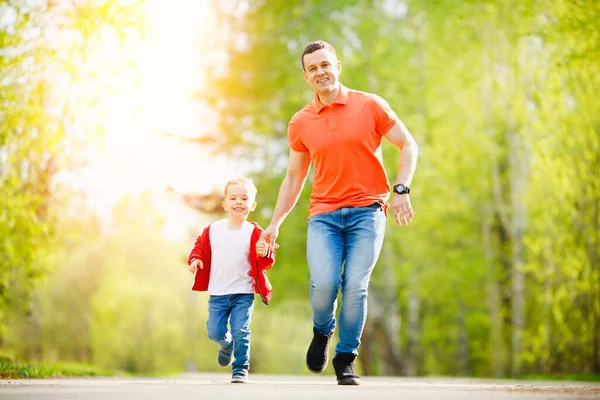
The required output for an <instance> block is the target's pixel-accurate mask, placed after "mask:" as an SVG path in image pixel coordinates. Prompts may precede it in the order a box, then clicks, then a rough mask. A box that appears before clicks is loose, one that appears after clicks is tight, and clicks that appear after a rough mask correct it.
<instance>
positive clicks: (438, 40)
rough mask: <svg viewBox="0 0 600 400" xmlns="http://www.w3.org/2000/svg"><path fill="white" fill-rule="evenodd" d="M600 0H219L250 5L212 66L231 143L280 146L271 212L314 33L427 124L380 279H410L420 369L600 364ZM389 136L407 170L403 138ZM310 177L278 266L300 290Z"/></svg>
mask: <svg viewBox="0 0 600 400" xmlns="http://www.w3.org/2000/svg"><path fill="white" fill-rule="evenodd" d="M599 11H600V7H599V6H598V4H596V3H595V2H590V1H588V2H575V1H569V0H563V1H558V2H550V1H548V2H541V3H540V2H536V3H527V2H526V3H522V2H521V3H519V2H514V1H511V2H487V3H485V4H483V3H480V2H419V1H414V2H412V1H411V2H407V3H404V2H399V1H398V2H396V1H385V2H384V1H354V2H343V3H337V2H319V3H316V2H303V3H299V2H292V3H289V2H285V3H284V2H250V3H249V12H248V13H246V14H244V15H243V16H241V17H240V16H235V17H233V16H232V14H230V13H229V12H230V10H228V9H226V8H225V7H224V8H222V9H221V16H222V18H223V19H224V20H228V18H231V19H233V20H234V21H235V23H233V24H231V25H230V26H231V30H230V32H229V36H228V37H227V39H229V40H228V41H227V42H226V47H227V50H228V53H229V55H230V57H231V59H230V62H229V63H227V65H226V67H225V70H226V73H222V72H223V69H224V67H223V65H218V66H216V67H215V69H214V71H215V73H214V74H213V75H212V76H211V77H212V79H211V81H213V82H214V86H213V88H214V90H213V91H212V98H213V100H214V101H213V104H215V105H217V104H218V107H217V108H218V109H219V110H221V114H222V116H223V118H222V122H223V124H222V128H223V129H222V130H223V132H224V133H225V135H224V136H223V137H222V148H223V150H224V151H228V152H233V151H236V152H237V153H239V154H245V155H247V156H248V157H249V158H250V159H260V160H265V161H264V168H259V169H258V170H257V173H256V178H257V179H256V180H257V182H258V183H259V193H260V194H261V196H262V199H266V200H267V201H264V200H263V201H262V202H260V203H259V207H261V208H262V211H261V222H262V223H265V224H266V223H268V219H269V216H270V210H272V208H273V206H274V202H275V199H276V198H277V193H278V190H279V184H280V182H281V179H282V176H283V173H284V170H285V160H286V156H287V151H288V150H287V147H286V126H287V121H289V119H290V118H291V116H292V115H293V113H294V112H296V111H297V110H298V109H300V108H301V107H303V106H304V105H305V104H306V103H307V102H308V101H310V98H311V96H312V94H311V92H310V88H309V87H308V86H307V85H306V84H305V82H303V79H302V78H301V65H300V62H299V56H300V54H301V52H302V48H303V47H304V45H306V44H307V43H308V42H309V41H311V40H316V39H325V40H327V41H328V42H330V43H332V44H333V45H334V46H335V47H336V50H337V53H338V56H339V58H340V59H341V60H342V62H343V65H344V69H343V72H342V75H341V79H342V82H343V83H345V84H346V85H347V86H350V87H352V88H355V89H359V90H365V91H370V92H376V93H378V94H379V95H381V96H382V97H384V98H385V99H386V100H388V102H389V103H390V104H391V106H392V108H393V109H394V110H396V112H397V113H398V115H399V116H400V118H401V119H402V120H403V121H404V122H405V123H406V125H407V126H408V127H409V129H410V130H411V131H412V132H413V133H414V135H415V137H416V139H417V141H418V143H419V145H420V150H421V151H420V157H419V165H418V169H417V175H416V176H415V180H414V182H413V187H414V188H415V190H414V191H413V193H414V194H413V193H411V200H412V202H413V205H414V207H415V210H416V219H415V221H414V222H413V224H412V225H411V226H410V227H409V228H402V229H399V228H397V227H394V226H392V224H391V223H390V224H389V225H388V231H387V240H386V243H385V245H384V247H385V248H384V253H385V252H386V251H388V252H389V251H391V254H392V255H393V256H392V257H386V258H383V257H382V259H381V260H380V262H379V265H378V267H377V268H376V270H375V272H374V276H373V280H372V291H374V292H376V293H382V291H385V290H387V289H386V287H390V277H392V279H394V281H395V282H393V283H392V287H394V286H395V289H394V290H395V293H396V295H395V298H396V299H397V301H398V305H399V307H400V314H401V316H402V318H403V321H404V323H403V327H404V328H405V329H403V330H402V331H401V332H400V336H401V337H400V338H399V339H400V340H402V346H401V347H405V349H406V351H405V353H404V354H403V355H401V360H400V362H402V363H404V365H405V368H406V370H409V369H410V370H413V371H417V373H422V374H465V373H467V374H469V373H470V374H475V375H478V376H488V375H491V374H496V375H505V374H509V373H510V372H511V371H513V372H516V371H519V370H522V371H524V372H525V371H530V372H534V371H540V372H543V373H546V374H551V373H560V372H585V371H592V370H594V371H598V368H600V350H599V348H600V336H599V333H598V332H600V329H599V326H600V324H599V322H598V321H599V318H600V300H599V299H600V285H599V284H598V282H600V279H599V277H600V276H599V269H598V266H599V265H600V262H599V260H600V259H599V258H598V257H599V254H600V253H599V251H600V250H599V249H600V244H599V243H600V242H598V231H600V220H599V213H598V210H599V208H598V207H599V204H600V203H599V199H600V193H599V192H598V185H599V182H600V181H599V180H598V176H600V170H599V165H600V164H599V162H598V154H600V147H599V144H600V133H599V132H600V130H599V129H598V127H599V126H600V124H599V122H600V121H599V120H598V115H600V113H599V112H598V111H599V110H598V102H597V101H595V97H596V96H595V94H594V92H593V89H592V88H594V87H596V86H598V85H597V84H596V85H594V83H597V81H598V76H600V74H598V69H599V68H600V63H599V62H598V56H599V55H600V52H599V51H598V47H597V36H598V32H597V30H596V29H594V28H593V26H594V23H595V22H594V21H596V22H597V21H598V17H599ZM315 21H327V22H326V23H322V24H321V23H319V24H317V23H315ZM241 37H243V39H244V40H243V41H242V42H241V43H243V45H240V40H239V39H240V38H241ZM240 137H247V138H256V140H254V139H253V141H252V142H248V141H242V140H240V139H239V138H240ZM240 147H241V148H243V149H244V150H243V151H241V150H236V149H239V148H240ZM383 150H384V160H385V164H386V168H387V170H388V176H395V174H396V169H397V165H398V163H397V158H398V151H397V149H395V148H393V147H392V146H389V145H388V144H387V143H384V147H383ZM310 184H311V182H310V178H309V181H308V182H307V188H305V191H304V192H303V194H302V197H301V199H300V202H299V204H298V205H297V206H296V209H295V210H294V211H293V212H292V213H291V214H290V216H289V217H288V219H287V220H286V222H285V223H284V225H283V227H282V230H281V233H280V238H279V244H280V245H281V248H280V249H279V252H278V260H277V265H276V268H277V272H278V273H274V274H273V275H274V278H273V281H274V284H275V288H276V290H277V288H278V287H279V286H280V285H284V287H285V288H286V291H285V295H284V296H285V298H284V299H281V300H284V301H287V299H288V298H289V299H293V298H298V296H303V298H304V299H307V290H308V273H307V270H306V266H305V256H304V254H305V235H306V216H307V213H306V208H307V204H308V194H309V192H310ZM386 248H387V249H388V250H386ZM519 276H522V277H523V280H524V282H525V288H524V289H522V288H520V287H518V286H515V282H517V281H515V279H517V278H518V277H519ZM415 293H416V296H418V304H419V306H418V307H419V308H418V309H417V313H418V314H416V315H415V314H412V315H410V313H411V311H410V310H409V307H408V306H407V304H408V303H409V302H410V301H412V300H414V296H415ZM411 296H412V300H411ZM521 297H522V298H523V303H521V302H520V301H518V300H517V299H518V298H521ZM521 304H523V305H521ZM520 315H521V316H522V317H519V316H520ZM415 317H416V321H417V322H416V323H417V326H416V330H413V331H412V333H410V334H409V333H408V330H411V326H410V324H411V322H410V319H411V318H413V319H414V318H415ZM515 318H521V319H519V320H514V319H515ZM586 318H587V319H586ZM407 321H408V322H407ZM521 321H522V322H521ZM521 324H522V325H521ZM411 335H412V336H411ZM492 337H496V338H498V339H491V338H492ZM493 340H496V341H495V342H494V341H493ZM498 340H499V341H498ZM415 341H416V342H415ZM465 343H466V345H465ZM373 345H374V346H376V345H377V343H374V344H373ZM515 346H516V347H515ZM417 347H418V348H420V349H421V350H420V353H419V352H418V351H417V352H415V351H416V350H414V349H415V348H417ZM412 354H417V356H416V358H415V357H412ZM413 367H414V368H413ZM373 368H377V367H375V366H374V367H373ZM379 369H381V368H379Z"/></svg>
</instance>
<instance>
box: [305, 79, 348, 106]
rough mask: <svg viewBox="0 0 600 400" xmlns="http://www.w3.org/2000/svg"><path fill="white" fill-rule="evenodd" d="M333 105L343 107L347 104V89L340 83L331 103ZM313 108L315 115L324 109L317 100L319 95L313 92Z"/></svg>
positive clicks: (319, 100)
mask: <svg viewBox="0 0 600 400" xmlns="http://www.w3.org/2000/svg"><path fill="white" fill-rule="evenodd" d="M333 102H334V103H337V104H341V105H345V104H346V103H347V102H348V88H347V87H346V86H344V85H342V84H341V83H340V91H339V93H338V95H337V97H336V98H335V100H334V101H333ZM313 106H314V108H315V111H316V112H317V114H318V113H319V112H320V111H321V110H322V109H323V107H325V106H324V105H323V103H321V99H319V95H318V94H317V93H316V92H315V99H314V100H313Z"/></svg>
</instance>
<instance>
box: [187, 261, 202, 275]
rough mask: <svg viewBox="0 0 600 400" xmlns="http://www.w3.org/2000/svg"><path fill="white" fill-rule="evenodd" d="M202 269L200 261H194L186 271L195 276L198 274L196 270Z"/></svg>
mask: <svg viewBox="0 0 600 400" xmlns="http://www.w3.org/2000/svg"><path fill="white" fill-rule="evenodd" d="M202 267H203V264H202V261H200V260H194V261H192V262H191V263H190V265H189V267H188V269H189V270H190V272H191V273H192V274H195V273H196V272H198V269H202Z"/></svg>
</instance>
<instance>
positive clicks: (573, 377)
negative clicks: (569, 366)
mask: <svg viewBox="0 0 600 400" xmlns="http://www.w3.org/2000/svg"><path fill="white" fill-rule="evenodd" d="M518 379H527V380H536V381H575V382H600V374H591V373H590V374H560V375H523V376H519V378H518Z"/></svg>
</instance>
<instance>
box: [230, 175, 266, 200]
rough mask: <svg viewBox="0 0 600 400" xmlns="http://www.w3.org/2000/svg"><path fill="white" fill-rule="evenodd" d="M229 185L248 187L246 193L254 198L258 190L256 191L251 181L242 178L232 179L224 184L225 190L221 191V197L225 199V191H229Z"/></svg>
mask: <svg viewBox="0 0 600 400" xmlns="http://www.w3.org/2000/svg"><path fill="white" fill-rule="evenodd" d="M231 185H246V186H248V189H249V190H248V191H249V192H250V193H252V194H253V195H254V197H256V193H257V192H258V190H257V189H256V186H255V185H254V182H252V179H250V178H244V177H240V178H234V179H231V180H230V181H228V182H227V183H226V184H225V190H223V196H224V197H225V198H227V190H228V189H229V186H231Z"/></svg>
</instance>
